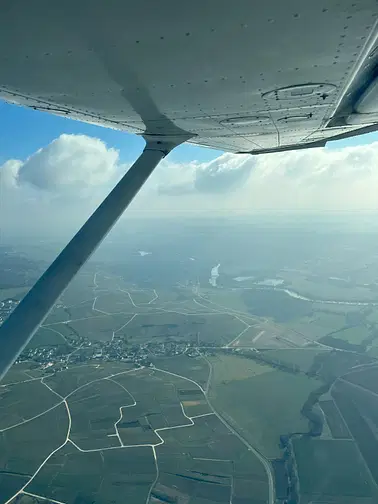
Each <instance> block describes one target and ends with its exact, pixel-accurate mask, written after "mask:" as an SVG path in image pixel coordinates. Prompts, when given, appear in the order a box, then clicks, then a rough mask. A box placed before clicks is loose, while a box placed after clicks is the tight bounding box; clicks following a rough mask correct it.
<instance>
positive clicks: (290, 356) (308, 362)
mask: <svg viewBox="0 0 378 504" xmlns="http://www.w3.org/2000/svg"><path fill="white" fill-rule="evenodd" d="M325 352H328V350H326V349H323V348H303V349H295V348H293V349H292V348H288V349H282V350H265V351H264V355H266V357H268V358H271V359H273V360H275V361H277V362H279V363H283V364H286V365H288V366H293V367H294V368H296V369H300V370H301V371H303V372H304V373H307V372H308V371H309V369H310V368H311V366H312V365H313V363H314V359H315V358H316V356H318V355H325Z"/></svg>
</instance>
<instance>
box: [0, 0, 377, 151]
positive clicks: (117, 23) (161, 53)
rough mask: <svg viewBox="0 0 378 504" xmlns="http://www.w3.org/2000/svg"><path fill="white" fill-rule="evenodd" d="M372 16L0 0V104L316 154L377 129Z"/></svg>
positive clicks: (309, 9)
mask: <svg viewBox="0 0 378 504" xmlns="http://www.w3.org/2000/svg"><path fill="white" fill-rule="evenodd" d="M377 12H378V9H377V2H376V0H327V1H326V0H324V1H316V0H285V1H283V0H264V1H253V0H233V1H232V2H231V1H229V0H227V1H226V0H202V1H199V0H198V1H196V0H193V1H185V2H184V1H178V0H139V1H136V0H135V1H121V0H107V1H97V0H79V1H78V0H75V1H73V0H64V1H62V2H59V3H58V2H51V0H37V1H33V2H31V1H30V0H28V1H23V0H11V1H9V0H8V1H3V2H2V5H1V8H0V97H2V98H4V99H5V100H7V101H10V102H14V103H18V104H22V105H26V106H29V107H32V108H35V109H38V110H47V111H50V112H52V113H54V114H58V115H63V116H67V117H70V118H74V119H79V120H82V121H86V122H90V123H95V124H100V125H103V126H107V127H112V128H117V129H121V130H125V131H129V132H134V133H137V134H147V135H150V136H163V137H169V136H174V137H180V136H181V135H182V136H183V138H184V137H185V138H187V137H188V136H190V137H191V139H190V141H191V142H192V143H196V144H200V145H205V146H208V147H214V148H218V149H222V150H227V151H232V152H252V153H259V152H266V151H276V150H285V149H287V148H302V147H311V146H318V145H324V143H325V141H327V140H328V139H331V138H340V137H343V136H352V135H355V134H360V133H363V132H367V131H373V130H375V129H377V128H378V103H377V101H376V100H375V95H378V92H377V93H375V91H374V77H375V71H376V65H377V53H378V51H377V50H376V49H377V46H376V39H377V24H376V20H377V17H376V16H377ZM367 95H369V96H367ZM364 97H366V100H365V99H364ZM372 102H375V105H376V106H375V108H374V105H373V106H372V105H371V104H372Z"/></svg>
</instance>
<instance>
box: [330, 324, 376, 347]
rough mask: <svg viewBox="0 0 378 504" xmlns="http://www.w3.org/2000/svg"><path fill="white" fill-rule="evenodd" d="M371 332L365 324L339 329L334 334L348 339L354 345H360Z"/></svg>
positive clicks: (336, 336)
mask: <svg viewBox="0 0 378 504" xmlns="http://www.w3.org/2000/svg"><path fill="white" fill-rule="evenodd" d="M369 334H370V331H369V329H367V328H366V327H364V326H356V327H348V328H347V329H343V330H342V331H338V332H337V333H335V334H334V335H333V336H334V337H335V338H339V339H342V340H344V341H348V342H349V343H353V344H354V345H360V344H361V343H362V342H363V340H364V339H366V338H367V337H368V336H369Z"/></svg>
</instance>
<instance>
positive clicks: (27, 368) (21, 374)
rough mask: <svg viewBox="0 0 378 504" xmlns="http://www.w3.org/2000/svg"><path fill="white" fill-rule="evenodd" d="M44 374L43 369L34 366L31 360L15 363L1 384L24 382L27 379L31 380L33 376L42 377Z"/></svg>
mask: <svg viewBox="0 0 378 504" xmlns="http://www.w3.org/2000/svg"><path fill="white" fill-rule="evenodd" d="M43 375H44V372H43V371H41V370H38V369H34V368H32V367H31V365H30V363H29V362H20V363H19V364H13V366H12V367H11V368H10V370H9V371H8V372H7V374H6V375H5V376H4V378H3V379H2V380H1V385H8V384H10V383H18V382H23V381H25V380H30V379H31V378H39V377H42V376H43Z"/></svg>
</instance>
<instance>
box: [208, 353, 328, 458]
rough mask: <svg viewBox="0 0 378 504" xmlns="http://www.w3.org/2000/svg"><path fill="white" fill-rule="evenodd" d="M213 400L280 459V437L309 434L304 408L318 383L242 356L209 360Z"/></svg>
mask: <svg viewBox="0 0 378 504" xmlns="http://www.w3.org/2000/svg"><path fill="white" fill-rule="evenodd" d="M209 360H210V362H211V364H212V366H213V378H212V381H211V388H210V397H211V401H212V403H213V405H214V407H216V408H217V409H219V411H220V412H221V414H222V415H223V416H224V418H226V419H227V420H228V421H230V423H232V425H233V426H234V427H235V428H236V429H237V430H238V432H241V433H242V434H243V436H245V438H246V439H248V440H249V441H250V442H251V443H252V444H253V445H254V446H256V447H257V448H258V449H259V450H260V451H261V452H262V453H263V454H264V455H265V456H267V457H269V458H275V457H279V456H280V455H281V450H280V436H281V435H285V434H289V433H292V432H308V430H309V427H308V421H307V419H306V418H305V417H303V416H302V415H301V409H302V406H303V405H304V403H305V401H306V400H307V398H308V396H309V394H310V393H311V392H312V391H313V390H315V389H316V388H318V387H319V385H320V384H319V382H318V381H317V380H314V379H311V378H308V377H307V376H303V375H294V374H290V373H287V372H283V371H279V370H276V369H273V368H271V367H270V366H268V365H261V364H258V363H256V362H254V361H251V360H249V359H246V358H243V357H239V356H228V355H227V356H217V357H210V358H209Z"/></svg>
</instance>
